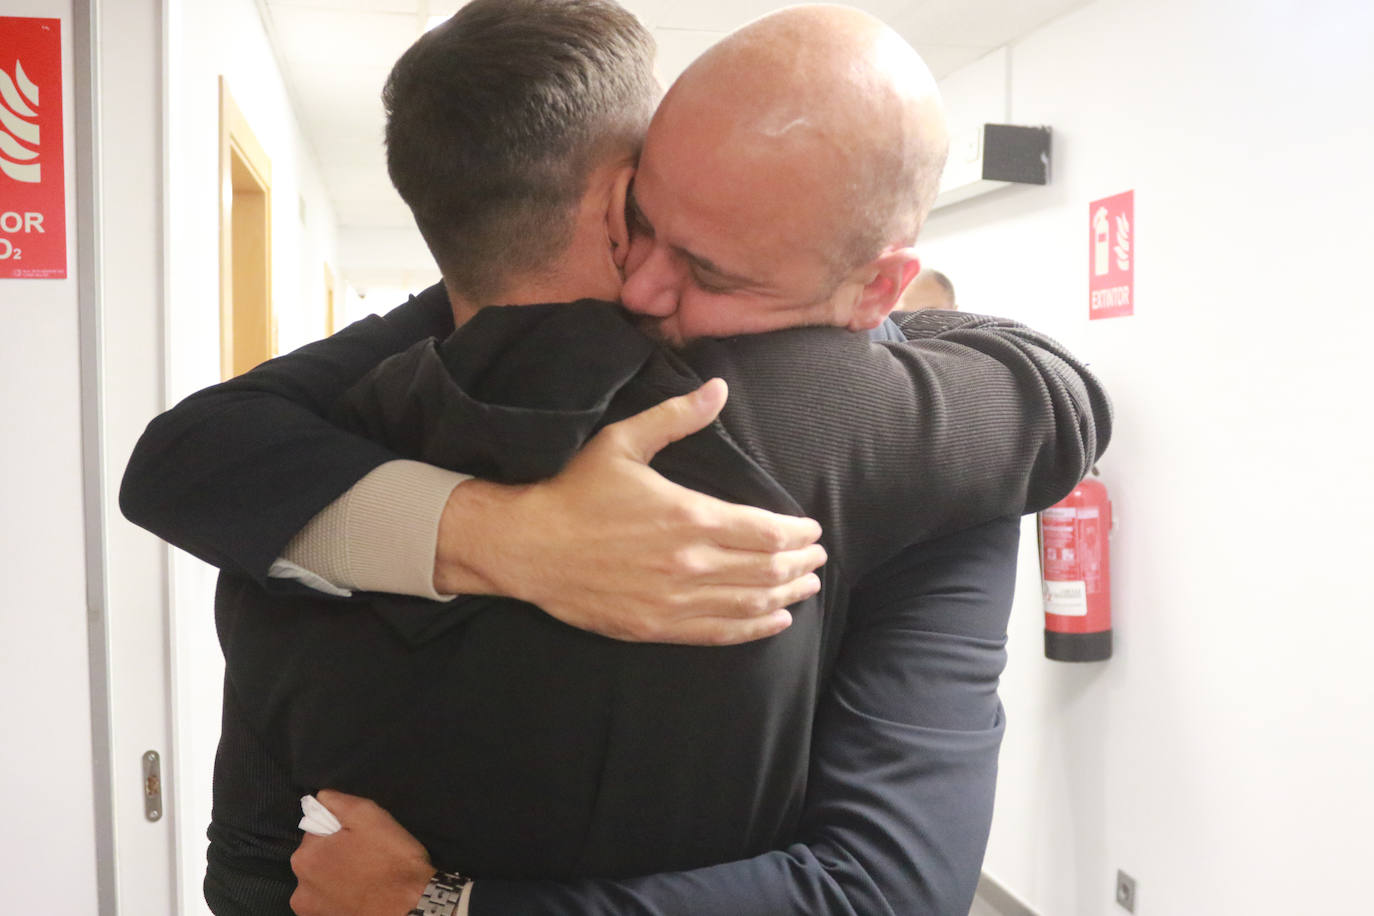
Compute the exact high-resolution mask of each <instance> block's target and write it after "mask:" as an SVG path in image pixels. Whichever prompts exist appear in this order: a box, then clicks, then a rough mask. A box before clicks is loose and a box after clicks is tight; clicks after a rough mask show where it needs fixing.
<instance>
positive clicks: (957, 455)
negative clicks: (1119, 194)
mask: <svg viewBox="0 0 1374 916" xmlns="http://www.w3.org/2000/svg"><path fill="white" fill-rule="evenodd" d="M902 327H903V330H904V332H905V333H906V336H907V337H908V340H907V341H906V342H904V343H889V342H870V341H869V340H868V339H867V338H866V337H864V336H863V335H859V334H854V333H851V332H848V331H844V330H841V329H838V328H798V329H794V330H791V331H781V332H777V333H775V334H767V335H755V336H748V337H737V338H731V339H728V340H721V341H703V342H700V343H699V344H696V345H694V346H693V347H690V348H688V350H687V351H686V352H685V353H684V356H685V358H686V359H687V361H688V362H689V363H690V364H691V365H692V366H693V368H694V369H695V370H696V371H697V373H698V374H699V375H701V376H702V377H703V378H708V377H710V376H712V375H718V376H721V377H723V378H724V379H725V380H726V382H728V383H729V384H730V390H731V394H730V399H729V401H728V402H727V403H726V406H725V410H724V411H723V412H722V414H721V422H722V423H723V424H724V426H725V428H726V430H727V431H728V432H729V433H730V434H731V436H733V437H734V438H735V440H736V441H737V442H738V443H739V444H740V445H741V446H742V447H743V448H744V449H745V451H747V452H748V453H749V454H750V455H753V456H754V457H755V458H756V459H757V460H758V461H759V463H760V465H762V466H763V468H764V470H766V471H767V472H768V473H769V474H770V475H771V476H772V477H773V478H774V479H775V480H777V481H778V482H779V483H780V484H781V485H782V486H783V488H784V489H785V490H787V491H788V492H789V493H791V494H793V495H794V496H795V497H796V498H797V499H798V501H799V502H800V503H801V504H802V506H803V507H804V508H805V509H806V511H807V512H808V513H809V514H811V515H812V517H814V518H815V519H816V520H817V521H819V522H820V523H821V526H822V528H823V529H824V530H825V531H826V532H827V534H826V538H827V549H831V548H833V550H832V560H836V561H839V562H840V563H842V564H844V567H845V569H846V570H847V571H848V573H849V574H850V575H852V576H854V577H861V576H862V575H863V574H864V573H866V572H867V571H869V570H871V569H873V568H874V567H875V566H876V565H877V564H879V563H881V562H883V561H884V560H886V559H888V558H890V557H892V556H894V555H895V554H896V553H897V551H898V550H900V549H901V548H902V547H904V546H906V545H909V544H913V543H918V542H921V541H925V540H927V539H929V538H932V537H938V536H940V535H943V534H948V533H951V532H953V531H957V530H960V529H962V528H966V527H968V526H969V525H974V524H978V523H981V522H986V521H990V520H992V519H994V518H1001V517H1004V516H1018V515H1022V514H1024V513H1027V512H1034V511H1037V510H1039V509H1041V508H1044V507H1045V506H1049V505H1052V504H1053V503H1055V502H1056V501H1058V500H1059V499H1061V498H1063V497H1064V496H1065V495H1066V494H1068V493H1069V492H1070V491H1071V490H1072V489H1073V487H1074V486H1075V485H1076V484H1077V483H1078V482H1079V481H1080V480H1081V479H1082V478H1083V477H1084V476H1085V475H1086V474H1087V473H1088V472H1089V471H1090V470H1091V468H1092V465H1093V462H1095V461H1096V460H1097V458H1098V456H1099V455H1100V454H1101V453H1102V450H1103V449H1104V448H1106V445H1107V442H1108V439H1109V438H1110V434H1111V424H1112V412H1111V405H1110V402H1109V401H1108V399H1107V396H1106V393H1105V392H1104V390H1103V388H1102V386H1101V384H1100V383H1099V382H1098V381H1097V379H1096V378H1094V377H1093V375H1092V373H1091V372H1089V371H1088V369H1087V367H1086V366H1085V365H1084V364H1083V363H1082V362H1080V361H1078V360H1077V359H1075V358H1074V357H1073V356H1072V355H1071V354H1069V353H1068V352H1067V351H1065V350H1064V349H1063V348H1062V347H1061V346H1059V345H1058V344H1057V343H1056V342H1054V341H1053V340H1051V339H1050V338H1048V337H1046V336H1044V335H1043V334H1040V333H1038V332H1036V331H1033V330H1031V329H1029V328H1027V327H1025V326H1023V325H1020V324H1018V323H1016V322H1012V321H1005V320H1002V319H997V318H989V317H985V316H980V315H971V314H967V313H961V312H940V313H915V314H913V315H912V316H910V317H906V316H904V317H903V324H902ZM799 366H806V367H807V371H805V372H799V371H797V367H799ZM837 380H840V381H837Z"/></svg>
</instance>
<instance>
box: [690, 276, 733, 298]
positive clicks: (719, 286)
mask: <svg viewBox="0 0 1374 916" xmlns="http://www.w3.org/2000/svg"><path fill="white" fill-rule="evenodd" d="M692 282H693V283H695V284H696V287H697V289H699V290H701V291H702V292H703V293H711V294H712V295H717V296H718V295H723V294H724V293H728V292H730V291H732V290H733V289H734V287H732V286H730V285H729V284H728V283H712V282H711V281H710V280H707V279H704V278H702V276H701V275H700V274H697V273H693V274H692Z"/></svg>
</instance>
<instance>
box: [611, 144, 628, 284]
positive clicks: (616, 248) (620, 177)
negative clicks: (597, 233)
mask: <svg viewBox="0 0 1374 916" xmlns="http://www.w3.org/2000/svg"><path fill="white" fill-rule="evenodd" d="M634 177H635V170H634V166H632V165H627V166H625V167H623V168H622V169H620V170H619V172H617V173H616V176H615V181H614V182H612V184H611V194H610V199H609V200H608V201H607V202H606V241H607V243H608V244H609V245H610V248H611V258H612V259H613V260H614V261H615V266H616V269H617V270H619V271H620V272H621V273H622V274H623V273H624V272H625V259H626V258H627V257H629V255H630V227H629V225H628V221H627V218H626V215H625V201H626V200H627V198H628V197H629V193H630V182H631V181H633V180H634Z"/></svg>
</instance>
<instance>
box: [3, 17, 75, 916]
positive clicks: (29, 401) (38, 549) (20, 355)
mask: <svg viewBox="0 0 1374 916" xmlns="http://www.w3.org/2000/svg"><path fill="white" fill-rule="evenodd" d="M0 14H3V15H10V16H41V17H48V18H57V19H61V20H62V41H63V56H64V58H65V67H64V72H63V84H64V87H63V99H62V107H63V115H64V122H65V123H64V125H63V134H64V136H65V138H66V150H65V153H64V159H65V164H66V178H67V220H66V221H67V250H68V271H67V278H66V279H63V280H0V317H3V320H4V323H5V333H4V334H0V393H3V398H4V401H3V403H4V407H3V411H4V413H3V416H4V422H3V428H4V440H5V448H3V449H0V504H3V505H4V512H3V513H0V634H2V635H0V722H3V723H4V740H3V741H0V812H3V818H4V827H3V833H4V836H5V838H6V840H5V843H4V855H2V856H0V888H4V891H3V894H4V906H3V908H4V909H5V910H6V911H7V912H17V913H18V912H52V913H60V914H72V916H77V914H86V913H94V912H96V896H97V892H96V861H95V855H96V853H95V799H94V771H93V769H92V762H91V761H92V757H91V703H90V676H89V670H90V668H89V658H88V650H87V631H86V555H85V550H86V545H85V539H84V537H83V530H84V527H85V519H84V515H83V504H82V466H81V377H80V363H79V355H78V324H77V277H76V248H75V245H76V238H75V231H74V226H75V223H76V210H75V206H74V202H75V187H76V186H75V176H74V172H75V169H74V165H75V163H74V150H75V146H74V143H73V128H74V123H75V122H74V120H73V99H74V94H73V91H72V85H73V82H72V81H73V71H72V36H71V16H72V5H71V2H70V0H8V2H6V3H5V5H4V7H3V9H2V10H0ZM12 65H13V61H11V62H10V63H9V65H8V66H12ZM57 888H60V889H62V892H63V894H62V898H63V899H60V900H58V899H56V898H55V896H54V889H57Z"/></svg>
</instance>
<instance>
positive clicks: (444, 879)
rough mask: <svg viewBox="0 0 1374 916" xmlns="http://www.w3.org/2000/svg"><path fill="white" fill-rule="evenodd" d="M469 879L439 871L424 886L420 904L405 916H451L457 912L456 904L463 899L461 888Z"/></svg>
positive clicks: (453, 873)
mask: <svg viewBox="0 0 1374 916" xmlns="http://www.w3.org/2000/svg"><path fill="white" fill-rule="evenodd" d="M470 880H471V879H469V878H465V877H463V876H462V875H460V874H457V873H456V872H451V871H439V872H435V873H434V877H432V878H430V879H429V883H428V884H426V885H425V892H424V893H423V894H421V895H420V902H419V903H418V904H416V905H415V909H413V910H411V911H410V912H409V913H408V914H407V916H453V914H454V913H457V912H458V903H459V901H461V900H462V899H463V888H465V887H467V886H468V882H469V881H470Z"/></svg>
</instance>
